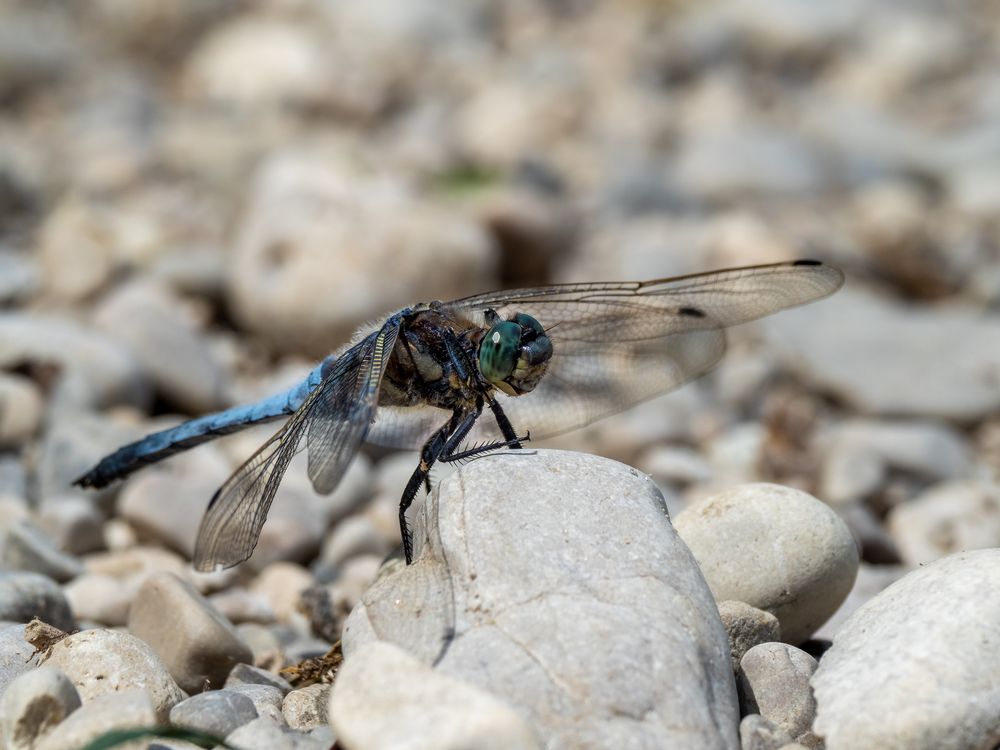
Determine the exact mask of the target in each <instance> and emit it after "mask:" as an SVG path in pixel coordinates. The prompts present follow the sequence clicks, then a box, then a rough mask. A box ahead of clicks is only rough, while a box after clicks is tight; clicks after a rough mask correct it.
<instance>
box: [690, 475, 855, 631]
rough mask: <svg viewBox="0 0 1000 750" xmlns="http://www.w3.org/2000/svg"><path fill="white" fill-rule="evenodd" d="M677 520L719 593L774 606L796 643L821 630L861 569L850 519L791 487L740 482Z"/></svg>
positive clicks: (721, 598) (720, 598) (719, 597)
mask: <svg viewBox="0 0 1000 750" xmlns="http://www.w3.org/2000/svg"><path fill="white" fill-rule="evenodd" d="M675 525H676V527H677V533H678V534H680V536H681V538H682V539H683V540H684V541H685V542H686V543H687V545H688V546H689V547H690V548H691V551H692V552H693V553H694V556H695V558H697V560H698V564H699V566H700V567H701V570H702V573H704V575H705V579H706V580H707V581H708V585H709V586H710V587H711V589H712V593H713V594H714V595H715V598H716V600H717V601H725V600H727V599H735V600H737V601H742V602H746V603H747V604H750V605H751V606H754V607H757V608H758V609H763V610H766V611H768V612H770V613H771V614H773V615H774V616H775V617H777V618H778V621H779V622H780V624H781V638H782V640H784V641H786V642H788V643H801V642H802V641H804V640H805V639H806V638H808V637H809V636H810V635H811V634H812V633H813V632H815V630H816V629H817V628H818V627H819V626H820V625H822V624H823V622H824V621H825V620H826V619H827V618H828V617H830V615H832V614H833V613H834V611H836V609H837V607H839V606H840V604H841V603H842V602H843V601H844V598H845V597H846V596H847V594H848V592H849V591H850V590H851V585H852V584H853V583H854V577H855V575H856V574H857V569H858V549H857V546H856V545H855V543H854V538H853V537H852V536H851V532H850V531H849V529H848V528H847V526H846V524H844V522H843V521H842V520H841V519H840V518H839V517H838V516H837V514H836V513H834V512H833V510H832V509H830V508H829V507H828V506H827V505H825V504H823V503H821V502H820V501H819V500H817V499H816V498H814V497H812V496H811V495H808V494H806V493H805V492H801V491H798V490H794V489H791V488H787V487H782V486H779V485H774V484H749V485H744V486H741V487H737V488H735V489H732V490H729V491H727V492H723V493H721V494H718V495H714V496H712V497H709V498H707V499H705V500H702V501H700V502H698V503H696V504H694V505H691V506H689V507H687V508H685V509H684V511H683V512H682V513H681V514H680V515H678V516H677V519H676V520H675Z"/></svg>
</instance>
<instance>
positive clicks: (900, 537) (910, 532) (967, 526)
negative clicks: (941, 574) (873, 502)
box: [887, 479, 1000, 566]
mask: <svg viewBox="0 0 1000 750" xmlns="http://www.w3.org/2000/svg"><path fill="white" fill-rule="evenodd" d="M887 525H888V528H889V533H890V535H891V536H892V539H893V540H894V541H895V542H896V546H897V548H898V549H899V552H900V556H901V557H902V558H903V562H905V563H907V564H908V565H913V566H916V565H923V564H925V563H929V562H931V561H933V560H937V559H938V558H939V557H944V556H945V555H949V554H951V553H953V552H958V551H960V550H970V549H984V548H987V547H997V546H1000V486H998V485H997V484H996V483H995V482H990V481H978V480H971V479H970V480H964V481H954V482H944V483H941V484H938V485H935V486H933V487H931V488H930V489H928V490H927V491H926V492H923V493H921V494H920V495H918V496H917V497H915V498H913V499H912V500H908V501H906V502H903V503H900V504H899V505H896V506H894V507H893V508H892V510H891V511H890V512H889V516H888V519H887Z"/></svg>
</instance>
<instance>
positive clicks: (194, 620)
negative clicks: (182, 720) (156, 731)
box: [128, 573, 253, 693]
mask: <svg viewBox="0 0 1000 750" xmlns="http://www.w3.org/2000/svg"><path fill="white" fill-rule="evenodd" d="M128 627H129V631H130V632H131V633H132V634H133V635H135V636H137V637H139V638H142V639H143V640H144V641H145V642H146V643H148V644H149V645H150V647H152V649H153V651H155V652H156V654H157V656H159V657H160V659H161V660H162V661H163V663H164V664H165V665H166V667H167V669H168V670H169V671H170V674H171V675H172V676H173V678H174V679H175V680H176V681H177V684H178V685H179V686H180V687H181V689H182V690H184V691H186V692H187V693H198V692H201V691H203V690H207V689H211V688H213V687H219V686H221V685H222V684H223V683H224V682H225V681H226V676H227V675H228V674H229V672H230V670H231V669H232V668H233V666H235V665H236V664H239V663H246V662H250V661H252V660H253V653H252V652H251V651H250V648H249V647H248V646H247V645H246V644H245V643H243V642H242V641H241V640H240V638H239V636H238V635H237V633H236V631H235V630H234V629H233V626H232V624H231V623H230V622H229V621H227V620H226V619H225V618H224V617H223V616H222V615H221V614H219V612H218V611H217V610H216V609H215V608H214V607H212V605H210V604H209V603H208V602H207V601H205V599H204V597H202V596H201V594H199V593H198V592H197V591H196V590H195V588H194V587H193V586H192V585H191V584H190V583H187V582H185V581H182V580H181V579H180V578H177V577H176V576H174V575H171V574H170V573H160V574H157V575H154V576H151V577H150V578H148V579H147V580H146V582H145V583H144V584H143V586H142V588H141V589H139V592H138V594H136V597H135V601H134V602H133V603H132V608H131V610H130V612H129V618H128Z"/></svg>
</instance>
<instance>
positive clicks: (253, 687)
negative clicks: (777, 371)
mask: <svg viewBox="0 0 1000 750" xmlns="http://www.w3.org/2000/svg"><path fill="white" fill-rule="evenodd" d="M226 690H229V691H231V692H233V693H239V694H240V695H245V696H246V697H247V698H249V699H250V700H251V701H252V702H253V705H254V708H255V709H256V710H257V714H258V716H260V717H262V718H267V719H270V720H271V721H272V722H273V723H275V724H279V725H282V726H284V724H285V717H284V716H283V715H282V713H281V702H282V699H283V698H284V692H283V691H282V690H281V688H277V687H274V686H273V685H257V684H250V683H245V684H242V685H240V684H236V685H227V686H226Z"/></svg>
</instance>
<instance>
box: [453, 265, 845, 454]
mask: <svg viewBox="0 0 1000 750" xmlns="http://www.w3.org/2000/svg"><path fill="white" fill-rule="evenodd" d="M842 283H843V274H842V273H841V272H840V271H839V270H837V269H835V268H832V267H830V266H826V265H822V264H818V263H813V262H795V263H778V264H772V265H766V266H753V267H749V268H738V269H731V270H726V271H717V272H712V273H705V274H696V275H692V276H684V277H678V278H673V279H658V280H654V281H645V282H600V283H591V284H559V285H553V286H548V287H538V288H534V289H518V290H514V291H510V292H495V293H490V294H484V295H478V296H476V297H468V298H465V299H462V300H457V301H455V302H452V303H449V305H447V306H446V307H447V308H448V309H450V310H451V311H452V312H453V314H455V315H463V316H466V317H468V318H470V319H471V320H473V321H474V322H475V323H476V324H478V325H482V326H485V325H486V321H485V317H484V312H485V311H486V310H487V309H492V310H495V311H496V312H497V313H498V314H499V315H500V316H501V317H504V318H509V317H510V316H512V315H513V314H514V313H517V312H522V313H527V314H528V315H531V316H532V317H534V318H536V319H537V320H538V321H539V322H540V323H541V324H542V326H543V327H544V328H545V329H546V332H547V334H548V336H549V338H550V339H551V340H552V346H553V355H552V359H551V360H550V362H549V367H548V370H547V372H546V374H545V376H544V377H543V378H542V379H541V381H540V382H539V384H538V386H537V387H536V388H535V390H534V391H532V392H531V393H529V394H526V395H524V396H520V397H516V398H514V397H508V396H502V395H500V396H498V398H499V399H500V401H501V404H502V406H503V408H504V410H505V411H506V412H507V414H508V416H509V417H510V419H511V422H512V423H513V424H514V427H515V429H517V430H530V431H531V433H532V435H533V436H535V437H545V436H550V435H554V434H558V433H561V432H566V431H568V430H572V429H575V428H577V427H580V426H582V425H585V424H588V423H590V422H593V421H595V420H597V419H600V418H601V417H605V416H608V415H610V414H614V413H616V412H618V411H622V410H623V409H626V408H628V407H630V406H632V405H634V404H636V403H639V402H641V401H644V400H646V399H649V398H652V397H654V396H657V395H659V394H661V393H665V392H667V391H669V390H671V389H673V388H676V387H677V386H679V385H681V384H683V383H685V382H687V381H688V380H691V379H693V378H696V377H698V376H699V375H702V374H704V373H705V372H707V371H708V370H710V369H711V368H712V367H714V366H715V364H716V363H718V361H719V359H721V357H722V355H723V354H724V352H725V347H726V338H725V332H724V329H725V328H727V327H729V326H732V325H737V324H739V323H745V322H748V321H751V320H755V319H757V318H760V317H763V316H765V315H769V314H771V313H774V312H777V311H779V310H783V309H786V308H789V307H794V306H796V305H801V304H804V303H806V302H811V301H814V300H817V299H820V298H822V297H825V296H827V295H829V294H832V293H833V292H834V291H836V290H837V289H838V288H839V287H840V285H841V284H842ZM480 424H481V425H482V427H483V428H484V429H486V430H487V432H485V433H481V435H482V436H484V437H488V438H492V437H494V436H495V434H496V431H495V429H491V426H490V424H489V420H481V421H480Z"/></svg>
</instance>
